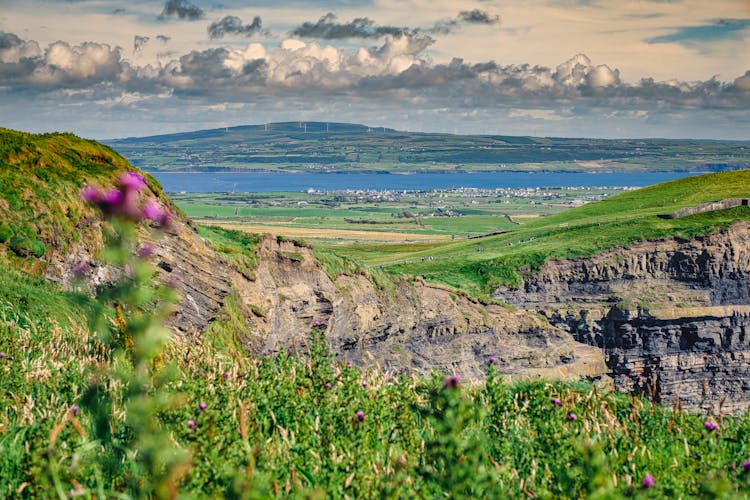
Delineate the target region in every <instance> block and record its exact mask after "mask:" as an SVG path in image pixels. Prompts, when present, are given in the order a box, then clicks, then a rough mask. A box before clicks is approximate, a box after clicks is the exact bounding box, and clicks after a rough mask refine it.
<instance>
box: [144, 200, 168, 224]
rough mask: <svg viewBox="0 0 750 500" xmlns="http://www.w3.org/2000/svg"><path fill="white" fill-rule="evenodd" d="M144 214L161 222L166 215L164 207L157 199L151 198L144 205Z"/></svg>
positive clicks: (149, 218)
mask: <svg viewBox="0 0 750 500" xmlns="http://www.w3.org/2000/svg"><path fill="white" fill-rule="evenodd" d="M143 216H144V217H145V218H147V219H148V220H151V221H154V222H159V221H160V220H161V218H162V217H163V216H164V207H162V206H161V203H159V202H158V201H155V200H149V201H147V202H146V204H145V205H144V206H143Z"/></svg>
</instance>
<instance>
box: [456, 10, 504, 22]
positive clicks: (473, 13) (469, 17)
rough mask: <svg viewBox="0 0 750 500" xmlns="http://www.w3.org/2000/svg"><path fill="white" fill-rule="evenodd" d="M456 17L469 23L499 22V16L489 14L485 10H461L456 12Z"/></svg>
mask: <svg viewBox="0 0 750 500" xmlns="http://www.w3.org/2000/svg"><path fill="white" fill-rule="evenodd" d="M458 18H459V19H460V20H462V21H463V22H465V23H469V24H499V23H500V16H497V15H495V16H493V15H490V14H489V13H488V12H487V11H485V10H479V9H474V10H463V11H461V12H459V13H458Z"/></svg>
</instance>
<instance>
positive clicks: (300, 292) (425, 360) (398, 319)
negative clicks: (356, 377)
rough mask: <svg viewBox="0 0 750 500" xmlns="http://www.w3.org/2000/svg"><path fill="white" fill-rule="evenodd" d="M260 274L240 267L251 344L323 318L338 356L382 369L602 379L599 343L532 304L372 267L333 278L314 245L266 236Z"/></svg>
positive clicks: (294, 341)
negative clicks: (498, 301)
mask: <svg viewBox="0 0 750 500" xmlns="http://www.w3.org/2000/svg"><path fill="white" fill-rule="evenodd" d="M259 253H260V264H259V266H258V267H257V268H256V270H255V274H256V279H255V281H248V280H245V279H242V278H241V276H239V275H235V282H236V283H237V284H238V289H239V292H240V296H241V298H242V300H243V302H245V304H248V305H253V306H254V308H256V309H260V310H261V311H262V316H264V317H260V316H255V317H254V318H252V320H251V325H250V328H251V330H252V331H253V332H255V334H254V335H253V339H251V342H250V343H251V344H253V345H254V346H255V348H256V349H258V350H263V351H266V352H275V351H278V350H279V349H281V348H282V347H283V348H287V349H292V350H294V349H296V348H298V347H303V346H304V345H305V344H306V342H307V334H308V332H309V331H310V329H311V328H312V326H313V324H314V322H315V321H318V322H320V323H322V325H323V328H325V329H326V332H327V336H328V338H329V341H330V344H331V347H332V349H333V351H334V352H335V353H336V355H337V357H338V358H339V359H344V360H349V361H351V362H354V363H356V364H360V365H368V366H378V367H380V368H383V369H400V368H406V369H409V370H413V371H416V372H420V373H429V372H430V371H432V370H434V369H438V370H441V371H443V372H445V373H456V374H458V375H460V376H462V377H465V378H466V379H469V380H477V379H481V378H483V377H484V374H485V373H486V369H487V366H488V364H489V361H490V358H491V357H495V358H496V359H497V361H498V367H499V369H500V371H501V372H502V373H504V374H506V375H511V376H545V377H550V378H578V377H579V376H591V377H597V376H600V375H602V374H603V373H604V372H605V371H606V367H605V366H604V362H603V359H602V356H601V353H600V351H599V349H596V348H594V347H590V346H587V345H583V344H579V343H577V342H575V341H574V340H573V339H572V338H571V337H570V335H568V334H567V333H565V332H563V331H561V330H560V329H557V328H554V327H551V326H550V325H549V324H548V323H547V322H546V321H543V320H541V319H540V318H538V317H535V316H533V315H529V314H526V313H524V312H511V311H508V310H507V309H505V308H503V307H501V306H497V305H489V306H482V305H479V304H475V303H473V302H471V301H469V300H468V299H466V298H465V297H462V296H459V295H456V294H454V293H451V292H450V291H448V290H444V289H441V288H436V287H432V286H428V285H426V284H424V283H422V282H421V281H415V282H411V283H401V284H398V285H396V287H395V289H393V290H380V289H378V288H377V287H376V285H374V284H373V283H372V282H371V281H370V280H369V279H367V277H365V276H363V275H359V274H358V275H340V276H338V277H336V278H335V279H331V277H329V276H328V275H327V274H326V273H325V272H323V270H322V269H321V268H320V267H319V266H318V265H317V264H316V262H315V261H314V258H313V256H312V252H311V251H310V249H308V248H306V247H298V246H294V244H293V243H291V242H281V243H279V242H277V241H276V240H275V239H271V238H266V239H264V240H263V241H262V243H261V246H260V250H259Z"/></svg>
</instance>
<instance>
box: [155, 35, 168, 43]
mask: <svg viewBox="0 0 750 500" xmlns="http://www.w3.org/2000/svg"><path fill="white" fill-rule="evenodd" d="M156 39H157V40H158V41H160V42H161V43H164V44H166V43H167V42H169V41H170V40H171V39H172V37H171V36H167V35H156Z"/></svg>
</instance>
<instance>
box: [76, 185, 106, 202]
mask: <svg viewBox="0 0 750 500" xmlns="http://www.w3.org/2000/svg"><path fill="white" fill-rule="evenodd" d="M101 196H102V194H101V192H100V191H99V190H98V189H96V188H95V187H94V186H91V185H87V186H84V188H83V189H81V199H82V200H83V201H85V202H87V203H98V202H99V200H100V199H101Z"/></svg>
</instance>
